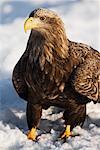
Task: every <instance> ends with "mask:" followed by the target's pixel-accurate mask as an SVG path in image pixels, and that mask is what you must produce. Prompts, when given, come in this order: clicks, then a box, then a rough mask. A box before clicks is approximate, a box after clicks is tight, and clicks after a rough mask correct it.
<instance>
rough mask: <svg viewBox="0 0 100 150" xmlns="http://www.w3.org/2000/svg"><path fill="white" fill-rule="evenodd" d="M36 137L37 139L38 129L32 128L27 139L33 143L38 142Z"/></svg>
mask: <svg viewBox="0 0 100 150" xmlns="http://www.w3.org/2000/svg"><path fill="white" fill-rule="evenodd" d="M36 137H37V132H36V128H32V129H31V130H30V131H29V132H28V134H27V138H28V139H30V140H33V141H36Z"/></svg>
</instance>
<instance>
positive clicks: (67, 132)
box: [61, 125, 72, 139]
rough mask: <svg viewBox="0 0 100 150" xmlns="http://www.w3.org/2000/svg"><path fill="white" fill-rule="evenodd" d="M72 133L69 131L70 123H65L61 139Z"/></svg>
mask: <svg viewBox="0 0 100 150" xmlns="http://www.w3.org/2000/svg"><path fill="white" fill-rule="evenodd" d="M71 135H72V133H71V131H70V125H67V127H66V130H65V132H64V133H63V135H62V136H61V139H63V138H68V137H69V136H71Z"/></svg>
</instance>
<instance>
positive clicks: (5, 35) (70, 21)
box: [0, 0, 100, 77]
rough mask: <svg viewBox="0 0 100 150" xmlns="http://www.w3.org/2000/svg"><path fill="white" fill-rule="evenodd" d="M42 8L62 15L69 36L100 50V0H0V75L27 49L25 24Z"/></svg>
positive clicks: (12, 65) (10, 68)
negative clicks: (30, 15) (31, 14)
mask: <svg viewBox="0 0 100 150" xmlns="http://www.w3.org/2000/svg"><path fill="white" fill-rule="evenodd" d="M39 7H44V8H48V9H51V10H54V11H55V12H57V13H58V15H60V16H61V18H62V20H63V22H64V24H65V28H66V34H67V36H68V38H69V39H71V40H73V41H77V42H83V43H86V44H88V45H91V46H92V47H93V48H95V49H98V50H99V49H100V43H99V41H100V40H99V35H100V13H99V10H100V1H99V0H0V35H1V36H0V71H1V73H0V77H1V75H3V76H2V77H4V76H5V73H4V72H8V73H11V70H12V69H13V67H14V65H15V64H16V62H17V60H18V59H19V57H20V56H21V55H22V53H23V51H24V50H25V47H26V43H27V39H28V36H29V34H25V33H24V30H23V24H24V21H25V18H26V17H27V16H28V15H29V13H30V12H31V11H32V10H34V9H36V8H39Z"/></svg>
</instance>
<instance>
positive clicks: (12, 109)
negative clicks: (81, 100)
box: [0, 0, 100, 150]
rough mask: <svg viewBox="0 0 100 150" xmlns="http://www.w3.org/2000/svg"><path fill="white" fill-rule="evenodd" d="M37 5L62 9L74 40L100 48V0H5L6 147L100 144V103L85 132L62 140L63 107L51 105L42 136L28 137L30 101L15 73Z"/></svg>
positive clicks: (1, 33) (91, 108)
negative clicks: (21, 93)
mask: <svg viewBox="0 0 100 150" xmlns="http://www.w3.org/2000/svg"><path fill="white" fill-rule="evenodd" d="M37 7H46V8H49V9H52V10H54V11H56V12H57V13H58V14H59V15H60V16H61V17H62V19H63V21H64V23H65V28H66V33H67V35H68V37H69V38H70V39H71V40H74V41H78V42H83V43H86V44H88V45H91V46H92V47H94V48H95V49H98V50H100V43H99V42H100V37H99V35H100V13H99V10H100V1H99V0H55V1H54V0H17V1H16V0H10V1H8V0H0V150H49V149H50V150H54V149H55V150H73V149H74V150H100V104H96V105H94V104H93V103H90V104H88V105H87V118H86V121H85V124H84V127H83V128H82V129H81V128H80V127H77V128H76V129H75V130H76V131H77V132H79V133H80V134H81V135H80V136H77V137H74V138H69V139H68V140H67V141H66V142H65V143H63V141H62V140H59V139H58V137H59V134H60V133H61V130H62V129H63V120H62V111H61V110H59V109H58V108H54V107H50V108H49V109H48V110H44V111H43V115H42V120H41V125H40V128H39V130H38V133H39V137H38V142H32V141H30V140H27V137H26V135H25V133H26V132H27V129H28V128H27V123H26V116H25V109H26V102H24V101H23V100H21V99H20V98H19V97H18V96H17V94H16V92H15V90H14V88H13V85H12V82H11V74H12V70H13V67H14V66H15V64H16V62H17V61H18V59H19V58H20V56H21V55H22V53H23V52H24V50H25V47H26V43H27V40H28V36H29V33H28V34H25V33H24V30H23V23H24V20H25V17H27V16H28V14H29V13H30V12H31V11H32V10H33V9H34V8H37Z"/></svg>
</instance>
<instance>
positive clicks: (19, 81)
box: [12, 53, 28, 100]
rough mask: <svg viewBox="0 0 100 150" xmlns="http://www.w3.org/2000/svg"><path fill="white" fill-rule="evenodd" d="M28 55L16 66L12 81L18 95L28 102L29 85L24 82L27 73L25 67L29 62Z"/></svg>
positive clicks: (23, 56) (24, 55) (25, 54)
mask: <svg viewBox="0 0 100 150" xmlns="http://www.w3.org/2000/svg"><path fill="white" fill-rule="evenodd" d="M27 57H28V56H27V53H24V54H23V55H22V57H21V58H20V60H19V61H18V63H17V64H16V66H15V68H14V70H13V75H12V81H13V85H14V88H15V89H16V92H17V93H18V95H19V96H20V97H21V98H23V99H25V100H27V84H26V82H25V80H24V73H25V67H26V62H27Z"/></svg>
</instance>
